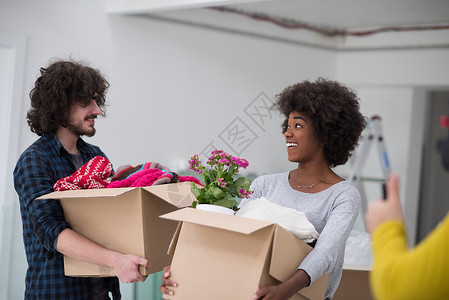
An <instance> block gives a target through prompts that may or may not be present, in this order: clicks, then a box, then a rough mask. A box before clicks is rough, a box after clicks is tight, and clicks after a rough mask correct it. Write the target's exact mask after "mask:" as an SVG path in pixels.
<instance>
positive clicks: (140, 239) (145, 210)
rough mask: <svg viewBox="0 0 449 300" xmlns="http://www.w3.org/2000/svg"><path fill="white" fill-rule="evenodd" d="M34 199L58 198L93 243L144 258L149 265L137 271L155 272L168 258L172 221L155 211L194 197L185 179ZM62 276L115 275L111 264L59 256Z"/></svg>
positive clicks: (76, 226) (77, 228) (184, 203)
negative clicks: (109, 266) (97, 263)
mask: <svg viewBox="0 0 449 300" xmlns="http://www.w3.org/2000/svg"><path fill="white" fill-rule="evenodd" d="M38 199H60V201H61V204H62V207H63V209H64V215H65V218H66V220H67V222H68V223H69V224H70V226H71V227H72V229H73V230H75V231H77V232H78V233H80V234H81V235H83V236H85V237H86V238H88V239H90V240H92V241H94V242H96V243H97V244H99V245H101V246H103V247H105V248H108V249H111V250H115V251H118V252H121V253H127V254H134V255H139V256H142V257H145V258H146V259H148V260H149V261H150V263H151V266H150V268H144V267H143V266H141V267H140V273H141V274H142V275H148V274H151V273H155V272H159V271H161V270H162V269H163V267H165V266H167V265H169V264H170V262H171V256H170V255H168V254H167V248H168V246H169V245H170V241H171V237H172V236H173V233H174V232H175V230H176V224H174V222H171V221H168V220H164V219H161V218H159V216H160V215H162V214H166V213H168V212H171V211H174V210H176V209H178V208H180V207H186V206H190V205H191V203H192V201H193V200H194V199H195V196H194V195H193V194H192V193H191V191H190V182H183V183H172V184H163V185H157V186H149V187H138V188H114V189H89V190H76V191H71V190H70V191H62V192H53V193H50V194H47V195H44V196H42V197H40V198H38ZM64 270H65V275H67V276H94V277H95V276H101V277H107V276H115V273H114V270H113V269H112V268H108V267H104V266H99V265H95V264H91V263H87V262H84V261H80V260H76V259H73V258H70V257H67V256H65V257H64Z"/></svg>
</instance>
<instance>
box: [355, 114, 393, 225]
mask: <svg viewBox="0 0 449 300" xmlns="http://www.w3.org/2000/svg"><path fill="white" fill-rule="evenodd" d="M381 121H382V119H381V118H380V116H378V115H375V116H372V117H371V119H370V120H369V121H368V123H367V125H366V128H365V130H364V132H363V133H362V138H361V141H360V143H359V147H358V148H357V151H356V153H354V155H353V159H352V165H351V169H350V173H349V176H348V178H347V181H349V182H350V183H352V184H353V185H354V186H355V187H357V188H358V190H359V192H360V195H361V211H362V216H364V215H365V213H366V210H367V208H368V199H367V198H366V193H365V189H364V186H363V184H362V183H363V181H364V180H375V181H379V182H381V183H382V189H383V197H384V198H385V180H386V179H387V178H388V177H389V176H390V174H391V165H390V161H389V159H388V154H387V147H386V145H385V139H384V136H383V131H382V125H381ZM373 143H375V144H376V145H377V153H378V157H379V161H380V167H381V169H382V175H383V178H380V179H367V178H364V177H362V171H363V166H364V165H365V162H366V160H367V157H368V153H369V150H370V148H371V146H372V145H373Z"/></svg>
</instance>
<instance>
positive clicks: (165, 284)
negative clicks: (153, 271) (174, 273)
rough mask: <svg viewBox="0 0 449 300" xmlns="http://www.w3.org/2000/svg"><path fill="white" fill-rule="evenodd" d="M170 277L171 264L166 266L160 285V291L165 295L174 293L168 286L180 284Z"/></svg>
mask: <svg viewBox="0 0 449 300" xmlns="http://www.w3.org/2000/svg"><path fill="white" fill-rule="evenodd" d="M169 278H170V266H166V267H165V268H164V274H163V275H162V283H161V285H160V286H159V291H161V292H162V294H164V295H170V296H172V295H173V291H172V290H170V289H168V288H167V287H168V286H172V287H177V286H178V284H177V283H176V282H174V281H171V280H169Z"/></svg>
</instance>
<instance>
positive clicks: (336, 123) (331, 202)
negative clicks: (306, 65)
mask: <svg viewBox="0 0 449 300" xmlns="http://www.w3.org/2000/svg"><path fill="white" fill-rule="evenodd" d="M276 108H277V109H279V111H280V112H281V113H282V114H283V115H284V116H285V121H284V123H283V125H282V132H283V134H284V137H285V144H286V147H287V155H288V160H289V161H291V162H294V163H297V164H298V167H297V168H296V169H294V170H291V171H287V172H283V173H278V174H270V175H264V176H261V177H258V178H256V179H255V180H254V182H253V184H252V187H251V188H252V189H253V190H254V194H253V198H260V197H264V198H266V199H268V200H269V201H271V202H273V203H276V204H279V205H281V206H284V207H289V208H293V209H296V210H297V211H301V212H304V213H305V214H306V216H307V218H308V220H309V221H310V222H311V223H312V224H313V225H314V226H315V229H316V230H317V231H318V233H319V237H318V239H317V240H316V243H315V244H314V245H312V246H314V249H313V250H312V251H311V252H310V253H309V254H308V255H307V257H306V258H305V259H304V260H303V261H302V262H301V264H300V265H299V266H298V268H297V271H296V272H295V273H294V274H293V275H292V276H291V277H290V278H289V279H288V280H287V281H285V282H283V283H281V284H279V285H277V286H265V287H262V288H260V289H259V290H258V291H257V292H256V294H255V295H254V299H264V300H271V299H276V300H282V299H289V298H291V297H292V296H293V295H294V294H295V293H296V292H297V291H299V290H301V289H303V288H305V287H307V286H309V285H310V284H312V283H313V282H314V281H315V280H316V279H318V278H319V277H321V276H323V275H325V274H329V277H328V283H327V288H326V293H325V299H332V297H333V295H334V293H335V291H336V290H337V287H338V284H339V282H340V278H341V273H342V269H343V259H344V251H345V245H346V240H347V239H348V236H349V234H350V232H351V230H352V227H353V225H354V222H355V220H356V218H357V216H358V213H359V207H360V194H359V192H358V190H357V189H356V188H355V187H354V186H353V185H351V184H350V183H349V182H346V181H345V180H344V179H343V178H341V177H340V176H339V175H337V174H336V173H335V172H334V171H333V170H332V168H334V167H336V166H338V165H342V164H345V163H346V162H347V160H348V158H349V157H350V155H351V152H352V151H353V150H354V149H355V147H356V146H357V144H358V141H359V138H360V135H361V133H362V131H363V129H364V127H365V124H366V122H365V119H364V117H363V116H362V114H361V113H360V111H359V102H358V98H357V96H356V94H355V93H354V92H353V91H351V90H350V89H348V88H347V87H345V86H343V85H342V84H340V83H338V82H334V81H329V80H325V79H323V78H319V79H318V80H316V81H315V82H310V81H304V82H301V83H297V84H295V85H292V86H289V87H287V88H286V89H284V90H283V91H282V92H281V93H280V94H279V95H278V96H277V100H276ZM247 201H251V199H249V200H247ZM244 204H245V203H244V202H242V203H241V206H242V205H244Z"/></svg>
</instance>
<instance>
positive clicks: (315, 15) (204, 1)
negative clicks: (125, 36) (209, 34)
mask: <svg viewBox="0 0 449 300" xmlns="http://www.w3.org/2000/svg"><path fill="white" fill-rule="evenodd" d="M110 1H111V2H110V3H111V5H110V7H109V12H110V13H119V14H137V15H140V16H145V17H147V18H153V19H159V20H164V21H171V22H177V23H181V24H184V25H192V26H201V27H206V28H209V29H215V30H222V31H228V32H233V33H238V34H245V35H252V36H257V37H261V38H269V39H276V40H280V41H285V42H291V43H299V44H305V45H311V46H317V47H324V48H330V49H338V50H351V49H365V48H366V49H368V48H369V49H373V48H382V49H384V48H398V47H399V48H400V47H402V48H404V47H406V48H409V47H420V48H422V47H445V48H447V47H449V0H260V1H256V0H110ZM210 7H224V8H226V9H227V10H226V11H219V10H216V9H210ZM230 10H232V11H230ZM254 16H258V17H260V18H258V19H256V18H254ZM292 22H293V23H298V24H300V25H301V24H306V25H307V26H309V27H311V28H306V29H304V28H302V29H287V28H285V27H283V26H279V23H281V24H282V25H285V24H292ZM392 26H395V27H400V29H401V30H397V28H395V30H388V31H387V32H381V33H375V34H369V35H365V36H363V37H354V36H351V34H350V33H351V32H366V31H369V30H373V29H380V28H384V29H385V28H387V27H392ZM412 26H413V27H419V29H420V30H415V29H416V28H415V29H414V30H411V29H412V28H411V27H412ZM434 26H444V28H445V29H444V30H429V27H434ZM317 28H321V29H323V28H324V29H326V30H328V29H331V30H343V31H346V34H345V35H344V36H339V37H326V36H323V35H322V34H317V32H316V31H315V30H314V29H317Z"/></svg>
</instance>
